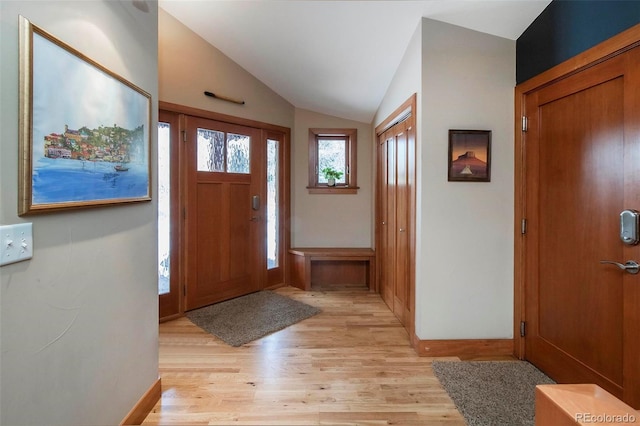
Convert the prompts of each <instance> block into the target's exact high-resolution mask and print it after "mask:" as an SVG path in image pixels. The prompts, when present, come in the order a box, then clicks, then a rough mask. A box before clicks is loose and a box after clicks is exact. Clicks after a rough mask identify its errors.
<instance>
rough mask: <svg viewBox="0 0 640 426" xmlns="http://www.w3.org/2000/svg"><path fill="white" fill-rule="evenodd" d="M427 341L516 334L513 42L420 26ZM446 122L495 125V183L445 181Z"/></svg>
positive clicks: (422, 332) (421, 313)
mask: <svg viewBox="0 0 640 426" xmlns="http://www.w3.org/2000/svg"><path fill="white" fill-rule="evenodd" d="M422 52H423V57H422V61H423V62H422V69H423V71H422V93H423V98H422V104H421V106H422V108H421V112H420V113H421V114H422V139H421V143H422V153H421V155H420V158H419V163H418V164H419V166H418V167H419V168H420V169H421V177H420V184H421V193H422V202H421V205H420V211H419V212H418V217H419V221H420V222H421V227H422V228H421V233H420V234H419V238H420V239H421V248H422V251H421V253H420V254H419V257H418V259H417V262H418V264H419V265H420V272H419V273H420V275H419V276H418V277H417V279H416V282H417V288H416V312H417V315H416V334H417V335H418V337H419V338H421V339H477V338H511V337H513V333H512V327H513V205H514V199H513V178H514V170H513V168H514V164H513V157H514V149H513V140H514V134H513V114H514V111H513V104H514V103H513V96H514V94H513V93H514V86H515V41H512V40H508V39H504V38H500V37H495V36H491V35H488V34H484V33H479V32H476V31H472V30H468V29H465V28H461V27H458V26H454V25H450V24H446V23H443V22H439V21H434V20H430V19H423V23H422ZM449 129H479V130H491V131H492V141H491V143H492V149H491V154H492V164H491V182H490V183H470V182H447V155H448V151H447V150H448V130H449Z"/></svg>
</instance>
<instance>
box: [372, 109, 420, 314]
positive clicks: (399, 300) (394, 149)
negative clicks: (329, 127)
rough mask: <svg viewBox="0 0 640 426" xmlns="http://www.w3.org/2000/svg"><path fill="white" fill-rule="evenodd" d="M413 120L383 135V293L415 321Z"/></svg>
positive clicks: (380, 168)
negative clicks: (413, 276) (412, 183)
mask: <svg viewBox="0 0 640 426" xmlns="http://www.w3.org/2000/svg"><path fill="white" fill-rule="evenodd" d="M410 127H411V126H410V123H409V120H404V121H401V122H400V123H397V124H395V125H394V126H393V127H391V128H390V129H388V130H387V131H386V132H385V133H384V134H382V135H381V136H380V137H379V139H378V140H379V143H378V188H379V193H378V194H379V195H378V200H379V201H378V203H379V211H380V213H379V214H380V219H381V224H380V225H381V226H380V244H379V250H380V255H379V258H380V263H381V265H380V271H379V276H380V278H379V279H380V294H381V296H382V298H383V300H384V301H385V303H386V304H387V306H389V308H390V309H391V310H392V311H393V313H394V314H395V315H396V317H397V318H398V319H399V320H400V322H401V323H402V324H403V325H405V326H409V325H410V323H411V318H412V317H411V312H412V303H413V302H412V298H411V296H410V295H411V291H410V290H411V288H410V285H411V284H410V282H411V281H410V277H411V274H412V271H413V269H412V262H411V256H412V255H411V253H412V251H411V246H410V245H411V235H412V233H411V232H410V227H411V226H412V223H413V221H412V216H411V206H412V202H411V181H410V179H411V173H410V164H411V154H410V153H411V151H410V149H409V146H410V142H411V140H410V132H409V129H410Z"/></svg>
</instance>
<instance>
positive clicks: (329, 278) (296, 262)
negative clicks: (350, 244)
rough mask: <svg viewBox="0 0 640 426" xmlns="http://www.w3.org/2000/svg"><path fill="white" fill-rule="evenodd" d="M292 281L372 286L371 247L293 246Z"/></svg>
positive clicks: (304, 286) (307, 287)
mask: <svg viewBox="0 0 640 426" xmlns="http://www.w3.org/2000/svg"><path fill="white" fill-rule="evenodd" d="M289 258H290V260H291V285H293V286H294V287H298V288H300V289H302V290H311V285H312V283H313V284H316V285H321V286H323V287H324V286H332V285H341V284H356V285H358V284H362V285H364V286H367V287H369V289H370V290H375V288H376V287H375V285H376V282H375V277H376V263H375V262H376V256H375V252H374V251H373V250H372V249H370V248H344V247H341V248H318V247H308V248H292V249H290V250H289Z"/></svg>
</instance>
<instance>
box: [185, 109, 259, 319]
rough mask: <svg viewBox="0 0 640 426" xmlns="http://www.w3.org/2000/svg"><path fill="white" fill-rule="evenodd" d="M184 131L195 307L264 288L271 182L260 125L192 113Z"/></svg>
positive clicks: (190, 290)
mask: <svg viewBox="0 0 640 426" xmlns="http://www.w3.org/2000/svg"><path fill="white" fill-rule="evenodd" d="M185 129H186V143H187V149H186V152H187V155H186V157H187V159H186V161H185V164H186V177H187V183H186V186H187V189H186V203H185V205H186V238H187V241H186V249H187V253H186V257H187V260H186V266H187V267H186V271H185V278H186V295H185V301H186V303H185V309H186V310H190V309H194V308H198V307H201V306H205V305H209V304H212V303H215V302H219V301H222V300H226V299H230V298H233V297H237V296H241V295H244V294H248V293H251V292H254V291H257V290H260V289H261V288H262V286H263V284H264V283H265V280H266V260H265V259H266V255H265V249H266V247H265V246H266V244H265V239H264V235H265V204H266V202H265V192H266V189H265V188H266V184H265V179H264V176H265V171H264V167H265V166H264V163H265V161H264V155H265V154H264V144H262V143H261V131H260V130H259V129H255V128H251V127H246V126H240V125H235V124H229V123H223V122H218V121H214V120H209V119H204V118H196V117H191V116H187V117H186V126H185Z"/></svg>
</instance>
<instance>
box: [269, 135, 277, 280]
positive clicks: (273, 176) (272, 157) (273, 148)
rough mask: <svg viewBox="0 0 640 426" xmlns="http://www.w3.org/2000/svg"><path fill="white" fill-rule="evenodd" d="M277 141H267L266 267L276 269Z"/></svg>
mask: <svg viewBox="0 0 640 426" xmlns="http://www.w3.org/2000/svg"><path fill="white" fill-rule="evenodd" d="M278 148H279V147H278V141H274V140H271V139H267V267H268V268H269V269H272V268H277V267H278V196H279V194H278V180H279V176H278Z"/></svg>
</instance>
